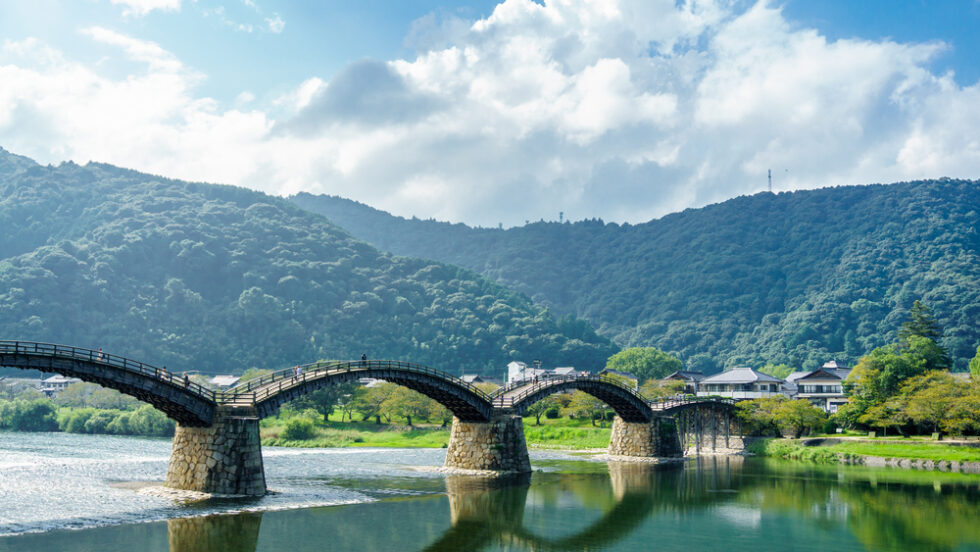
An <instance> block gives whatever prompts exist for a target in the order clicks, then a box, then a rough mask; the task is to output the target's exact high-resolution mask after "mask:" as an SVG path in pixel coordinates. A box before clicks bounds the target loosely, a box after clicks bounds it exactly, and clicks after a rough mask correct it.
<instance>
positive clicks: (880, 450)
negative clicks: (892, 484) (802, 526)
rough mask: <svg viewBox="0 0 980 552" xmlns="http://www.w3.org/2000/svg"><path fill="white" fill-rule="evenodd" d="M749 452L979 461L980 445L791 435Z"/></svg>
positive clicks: (823, 459) (822, 458)
mask: <svg viewBox="0 0 980 552" xmlns="http://www.w3.org/2000/svg"><path fill="white" fill-rule="evenodd" d="M748 450H749V452H752V453H755V454H758V455H760V456H769V457H773V458H786V459H789V460H805V461H809V462H816V463H821V464H835V463H838V462H840V457H841V456H843V457H845V458H847V457H856V456H881V457H884V458H908V459H911V460H933V461H940V460H945V461H948V462H953V461H956V462H980V449H977V448H972V447H964V446H957V445H941V444H937V443H935V442H900V443H896V442H887V441H885V442H880V443H867V442H860V441H856V442H846V441H845V442H842V443H838V444H835V445H826V446H815V447H806V446H803V445H801V444H799V443H798V442H795V441H792V440H788V439H762V440H759V441H756V442H754V443H752V444H751V445H749V447H748Z"/></svg>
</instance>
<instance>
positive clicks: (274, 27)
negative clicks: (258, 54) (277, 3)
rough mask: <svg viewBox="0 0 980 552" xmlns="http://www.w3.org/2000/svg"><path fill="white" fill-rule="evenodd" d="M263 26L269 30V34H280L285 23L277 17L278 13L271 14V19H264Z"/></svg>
mask: <svg viewBox="0 0 980 552" xmlns="http://www.w3.org/2000/svg"><path fill="white" fill-rule="evenodd" d="M265 25H266V28H268V29H269V32H271V33H275V34H279V33H281V32H282V30H283V29H285V28H286V22H285V21H283V20H282V18H281V17H279V14H278V13H274V14H272V17H266V18H265Z"/></svg>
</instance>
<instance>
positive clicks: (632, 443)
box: [609, 416, 684, 458]
mask: <svg viewBox="0 0 980 552" xmlns="http://www.w3.org/2000/svg"><path fill="white" fill-rule="evenodd" d="M609 455H610V456H637V457H645V458H650V457H659V458H666V457H670V458H674V457H680V456H683V455H684V449H683V448H681V442H680V439H679V438H678V431H677V423H676V422H675V421H674V419H673V418H672V417H662V418H660V417H654V418H653V420H652V421H650V422H649V423H645V422H627V421H624V420H623V419H622V418H620V417H619V416H616V418H615V419H614V420H613V426H612V433H611V435H610V438H609Z"/></svg>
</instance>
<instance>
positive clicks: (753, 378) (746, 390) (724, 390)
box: [698, 367, 783, 399]
mask: <svg viewBox="0 0 980 552" xmlns="http://www.w3.org/2000/svg"><path fill="white" fill-rule="evenodd" d="M782 384H783V380H781V379H779V378H776V377H773V376H770V375H769V374H763V373H761V372H756V371H755V370H753V369H751V368H745V367H740V368H732V369H731V370H727V371H725V372H722V373H720V374H715V375H713V376H709V377H707V378H704V379H703V380H701V382H700V383H699V384H698V396H699V397H709V396H721V397H728V398H732V399H761V398H764V397H772V396H774V395H779V394H780V392H781V390H782Z"/></svg>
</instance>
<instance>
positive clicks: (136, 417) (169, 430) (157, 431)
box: [129, 404, 175, 437]
mask: <svg viewBox="0 0 980 552" xmlns="http://www.w3.org/2000/svg"><path fill="white" fill-rule="evenodd" d="M174 427H175V424H174V421H173V420H171V419H169V418H167V416H166V415H165V414H164V413H163V412H160V411H159V410H157V409H155V408H153V407H152V406H150V405H148V404H146V405H143V406H141V407H139V408H137V409H136V411H135V412H133V413H132V414H131V415H130V418H129V429H130V431H131V434H132V435H146V436H148V437H168V436H170V435H173V434H174Z"/></svg>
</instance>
